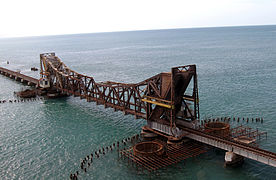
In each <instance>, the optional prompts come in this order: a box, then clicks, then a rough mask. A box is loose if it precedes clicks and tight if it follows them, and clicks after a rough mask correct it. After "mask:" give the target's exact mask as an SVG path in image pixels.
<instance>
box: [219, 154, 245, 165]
mask: <svg viewBox="0 0 276 180" xmlns="http://www.w3.org/2000/svg"><path fill="white" fill-rule="evenodd" d="M224 159H225V163H224V166H238V165H241V164H242V163H243V161H244V157H243V156H240V155H238V154H235V153H233V152H232V151H228V152H226V153H225V157H224Z"/></svg>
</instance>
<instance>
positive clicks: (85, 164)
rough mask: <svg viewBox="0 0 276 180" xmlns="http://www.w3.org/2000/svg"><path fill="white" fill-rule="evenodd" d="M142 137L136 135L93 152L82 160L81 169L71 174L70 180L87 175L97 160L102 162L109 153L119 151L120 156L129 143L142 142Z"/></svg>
mask: <svg viewBox="0 0 276 180" xmlns="http://www.w3.org/2000/svg"><path fill="white" fill-rule="evenodd" d="M140 137H141V135H140V134H136V135H134V136H131V137H128V138H124V139H122V140H120V141H115V142H113V143H112V144H110V145H107V146H103V147H100V148H99V149H96V150H94V151H91V153H90V154H88V155H87V156H85V157H84V158H82V159H81V161H80V163H79V169H78V170H77V171H75V172H74V173H71V174H70V179H72V180H77V179H78V178H79V176H80V175H81V174H85V173H86V172H87V171H88V169H89V167H91V166H92V165H93V162H95V161H96V160H100V159H101V157H103V156H105V155H106V154H107V153H111V152H113V151H117V153H118V155H119V151H120V149H125V148H126V146H127V145H128V143H132V144H133V143H137V142H139V141H140V140H141V139H140Z"/></svg>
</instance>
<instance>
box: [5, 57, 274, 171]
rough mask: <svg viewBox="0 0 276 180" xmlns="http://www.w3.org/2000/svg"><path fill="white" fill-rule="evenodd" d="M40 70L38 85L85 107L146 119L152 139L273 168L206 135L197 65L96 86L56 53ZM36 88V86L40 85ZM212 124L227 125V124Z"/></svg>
mask: <svg viewBox="0 0 276 180" xmlns="http://www.w3.org/2000/svg"><path fill="white" fill-rule="evenodd" d="M40 70H41V71H40V74H41V79H40V80H42V79H43V80H47V83H49V86H50V87H51V88H55V89H56V90H57V91H59V92H61V93H63V94H67V95H74V96H78V97H80V98H81V99H86V100H87V101H88V102H91V101H93V102H96V103H97V104H102V105H104V107H110V108H113V109H114V110H115V111H117V110H119V111H122V112H123V113H124V114H132V115H134V116H135V118H142V119H145V120H146V121H147V125H146V126H145V127H143V129H145V130H147V131H150V132H152V133H154V134H158V135H160V136H163V137H165V138H168V139H181V138H184V137H186V138H190V139H193V140H195V141H198V142H201V143H204V144H207V145H210V146H213V147H217V148H220V149H223V150H226V151H230V152H233V153H235V154H237V155H240V156H243V157H246V158H249V159H253V160H255V161H258V162H261V163H264V164H267V165H270V166H274V167H276V153H274V152H270V151H267V150H264V149H261V148H259V147H257V146H253V145H252V144H246V143H243V142H241V141H237V140H236V139H235V138H234V137H233V136H230V135H227V136H224V135H221V134H216V133H213V132H212V131H207V130H206V129H204V128H203V127H202V124H203V125H204V122H203V121H202V120H200V116H199V97H198V86H197V72H196V65H187V66H179V67H174V68H172V69H171V72H167V73H160V74H157V75H155V76H152V77H150V78H148V79H146V80H144V81H141V82H138V83H131V84H127V83H119V82H112V81H106V82H96V81H95V80H94V78H93V77H90V76H86V75H82V74H80V73H78V72H76V71H73V70H71V69H70V68H69V67H67V66H66V65H65V64H64V63H63V62H62V61H61V60H60V59H59V58H58V57H57V56H56V55H55V53H45V54H41V55H40ZM0 73H2V74H4V75H6V76H10V77H19V76H16V75H17V74H14V73H15V72H12V71H10V70H7V69H4V68H0ZM20 78H21V79H23V80H21V81H22V82H23V81H30V84H36V83H37V82H38V81H40V80H33V79H30V78H29V77H27V76H26V77H25V76H20ZM36 85H37V86H39V83H37V84H36ZM226 120H227V119H226ZM216 121H224V122H225V119H217V120H216ZM247 121H248V120H247ZM241 131H242V132H243V131H245V130H244V129H241ZM249 134H250V133H249ZM243 135H244V134H243ZM258 135H260V133H259V134H258V131H257V135H256V136H258ZM134 160H136V161H137V159H134Z"/></svg>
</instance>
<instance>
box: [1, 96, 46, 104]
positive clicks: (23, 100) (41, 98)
mask: <svg viewBox="0 0 276 180" xmlns="http://www.w3.org/2000/svg"><path fill="white" fill-rule="evenodd" d="M43 100H44V98H43V97H37V98H24V99H8V100H0V104H6V103H25V102H33V101H43Z"/></svg>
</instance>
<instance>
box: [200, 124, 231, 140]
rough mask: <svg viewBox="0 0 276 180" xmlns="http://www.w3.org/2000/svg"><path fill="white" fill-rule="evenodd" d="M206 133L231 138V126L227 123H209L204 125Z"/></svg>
mask: <svg viewBox="0 0 276 180" xmlns="http://www.w3.org/2000/svg"><path fill="white" fill-rule="evenodd" d="M204 129H205V132H207V133H209V134H212V135H216V136H221V137H229V136H230V125H229V124H228V123H225V122H209V123H205V124H204Z"/></svg>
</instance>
